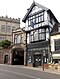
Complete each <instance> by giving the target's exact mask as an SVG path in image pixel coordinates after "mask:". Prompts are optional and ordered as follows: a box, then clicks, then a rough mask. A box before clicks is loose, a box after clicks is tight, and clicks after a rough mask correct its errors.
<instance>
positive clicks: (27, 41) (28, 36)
mask: <svg viewBox="0 0 60 79" xmlns="http://www.w3.org/2000/svg"><path fill="white" fill-rule="evenodd" d="M27 44H29V33H27Z"/></svg>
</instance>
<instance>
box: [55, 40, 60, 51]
mask: <svg viewBox="0 0 60 79" xmlns="http://www.w3.org/2000/svg"><path fill="white" fill-rule="evenodd" d="M54 44H55V51H57V50H60V39H55V40H54Z"/></svg>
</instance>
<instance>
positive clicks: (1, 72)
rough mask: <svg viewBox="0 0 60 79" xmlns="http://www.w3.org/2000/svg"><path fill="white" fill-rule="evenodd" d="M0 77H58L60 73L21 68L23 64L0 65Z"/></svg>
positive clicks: (7, 78) (26, 78) (19, 78)
mask: <svg viewBox="0 0 60 79" xmlns="http://www.w3.org/2000/svg"><path fill="white" fill-rule="evenodd" d="M0 79H60V75H57V74H51V73H48V72H43V71H37V70H32V69H27V68H23V66H11V65H0Z"/></svg>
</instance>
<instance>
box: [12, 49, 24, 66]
mask: <svg viewBox="0 0 60 79" xmlns="http://www.w3.org/2000/svg"><path fill="white" fill-rule="evenodd" d="M12 64H13V65H24V52H23V51H19V50H14V51H13V54H12Z"/></svg>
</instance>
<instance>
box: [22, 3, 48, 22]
mask: <svg viewBox="0 0 60 79" xmlns="http://www.w3.org/2000/svg"><path fill="white" fill-rule="evenodd" d="M41 10H45V11H47V10H48V8H46V7H44V6H42V5H40V4H38V3H36V2H33V3H32V5H31V6H30V8H29V9H28V11H27V13H26V15H25V16H24V18H23V20H22V21H23V22H26V19H27V18H28V16H29V15H30V14H33V13H35V12H37V11H41Z"/></svg>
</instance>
